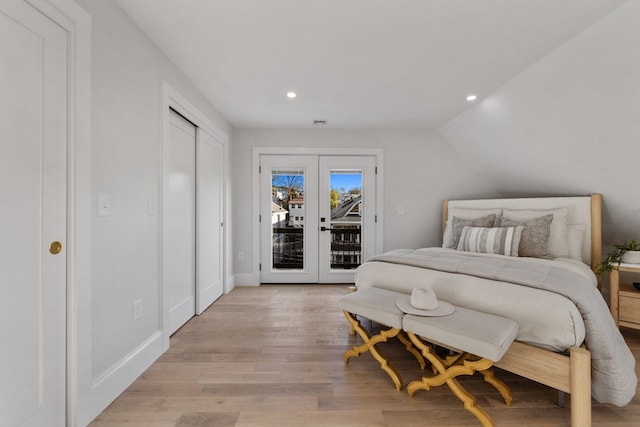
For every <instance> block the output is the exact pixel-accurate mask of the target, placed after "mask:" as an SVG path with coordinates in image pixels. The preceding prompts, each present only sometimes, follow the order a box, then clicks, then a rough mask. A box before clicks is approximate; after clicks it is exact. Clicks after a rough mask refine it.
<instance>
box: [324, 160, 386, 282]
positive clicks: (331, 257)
mask: <svg viewBox="0 0 640 427" xmlns="http://www.w3.org/2000/svg"><path fill="white" fill-rule="evenodd" d="M375 170H376V158H375V157H374V156H320V167H319V174H320V177H319V179H320V191H319V197H320V203H319V208H320V234H319V245H320V249H319V263H320V265H319V273H320V283H352V282H353V281H354V271H355V269H356V268H357V267H358V266H359V265H360V264H361V263H362V262H363V261H364V260H366V259H367V258H368V257H370V256H372V255H374V254H375V250H376V224H375V222H376V213H375V209H376V175H375Z"/></svg>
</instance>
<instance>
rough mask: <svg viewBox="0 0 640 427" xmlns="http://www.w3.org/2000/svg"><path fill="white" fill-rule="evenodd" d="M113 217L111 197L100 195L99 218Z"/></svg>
mask: <svg viewBox="0 0 640 427" xmlns="http://www.w3.org/2000/svg"><path fill="white" fill-rule="evenodd" d="M110 215H111V195H110V194H100V195H98V216H110Z"/></svg>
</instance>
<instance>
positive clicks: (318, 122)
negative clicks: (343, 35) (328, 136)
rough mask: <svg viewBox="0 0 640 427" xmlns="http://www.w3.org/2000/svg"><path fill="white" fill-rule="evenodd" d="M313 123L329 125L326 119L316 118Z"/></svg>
mask: <svg viewBox="0 0 640 427" xmlns="http://www.w3.org/2000/svg"><path fill="white" fill-rule="evenodd" d="M313 124H314V125H315V126H326V125H327V121H326V120H314V121H313Z"/></svg>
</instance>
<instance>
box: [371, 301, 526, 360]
mask: <svg viewBox="0 0 640 427" xmlns="http://www.w3.org/2000/svg"><path fill="white" fill-rule="evenodd" d="M359 292H362V291H359ZM402 327H403V329H404V330H405V331H406V332H412V333H414V334H415V335H418V336H420V337H422V338H423V339H425V340H426V341H429V342H431V343H434V344H438V345H441V346H443V347H446V348H449V349H451V350H456V351H464V352H467V353H471V354H474V355H476V356H480V357H484V358H486V359H489V360H492V361H494V362H497V361H499V360H500V359H501V358H502V356H503V355H504V353H505V352H506V351H507V350H508V349H509V346H511V343H512V342H513V340H514V339H515V338H516V336H517V335H518V324H517V323H516V322H515V321H513V320H511V319H508V318H506V317H501V316H496V315H493V314H488V313H483V312H481V311H475V310H469V309H467V308H463V307H456V309H455V311H454V312H453V313H452V314H450V315H448V316H442V317H426V316H416V315H413V314H407V315H405V316H404V318H403V321H402Z"/></svg>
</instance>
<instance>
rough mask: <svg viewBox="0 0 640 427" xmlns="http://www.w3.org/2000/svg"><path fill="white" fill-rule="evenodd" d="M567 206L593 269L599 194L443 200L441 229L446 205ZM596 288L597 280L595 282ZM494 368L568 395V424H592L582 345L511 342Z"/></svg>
mask: <svg viewBox="0 0 640 427" xmlns="http://www.w3.org/2000/svg"><path fill="white" fill-rule="evenodd" d="M561 206H568V207H569V216H568V221H567V222H568V223H569V224H585V226H586V229H585V237H584V242H583V248H582V249H583V250H582V261H583V262H585V263H586V264H588V265H590V266H591V269H592V270H595V268H596V266H597V265H598V264H599V263H600V262H601V259H602V226H601V223H602V213H601V212H602V196H601V195H600V194H592V195H591V196H576V197H540V198H537V197H536V198H518V199H490V200H452V201H448V200H445V201H444V202H443V212H442V229H443V230H444V228H445V225H446V221H447V219H448V212H449V207H464V208H506V209H553V208H557V207H561ZM598 287H600V283H599V282H598ZM495 366H497V367H499V368H501V369H504V370H506V371H509V372H513V373H514V374H517V375H520V376H522V377H525V378H529V379H531V380H533V381H536V382H539V383H541V384H545V385H547V386H549V387H553V388H555V389H557V390H559V391H562V392H565V393H569V394H570V395H571V426H572V427H584V426H590V425H591V353H590V352H589V350H587V349H586V347H585V346H584V345H583V346H581V347H572V348H571V349H570V350H569V354H568V355H564V354H559V353H555V352H552V351H549V350H544V349H541V348H538V347H534V346H532V345H529V344H525V343H521V342H518V341H514V342H513V344H512V345H511V347H510V348H509V350H508V351H507V353H506V354H505V355H504V356H503V357H502V359H501V360H500V362H498V363H496V365H495Z"/></svg>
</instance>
